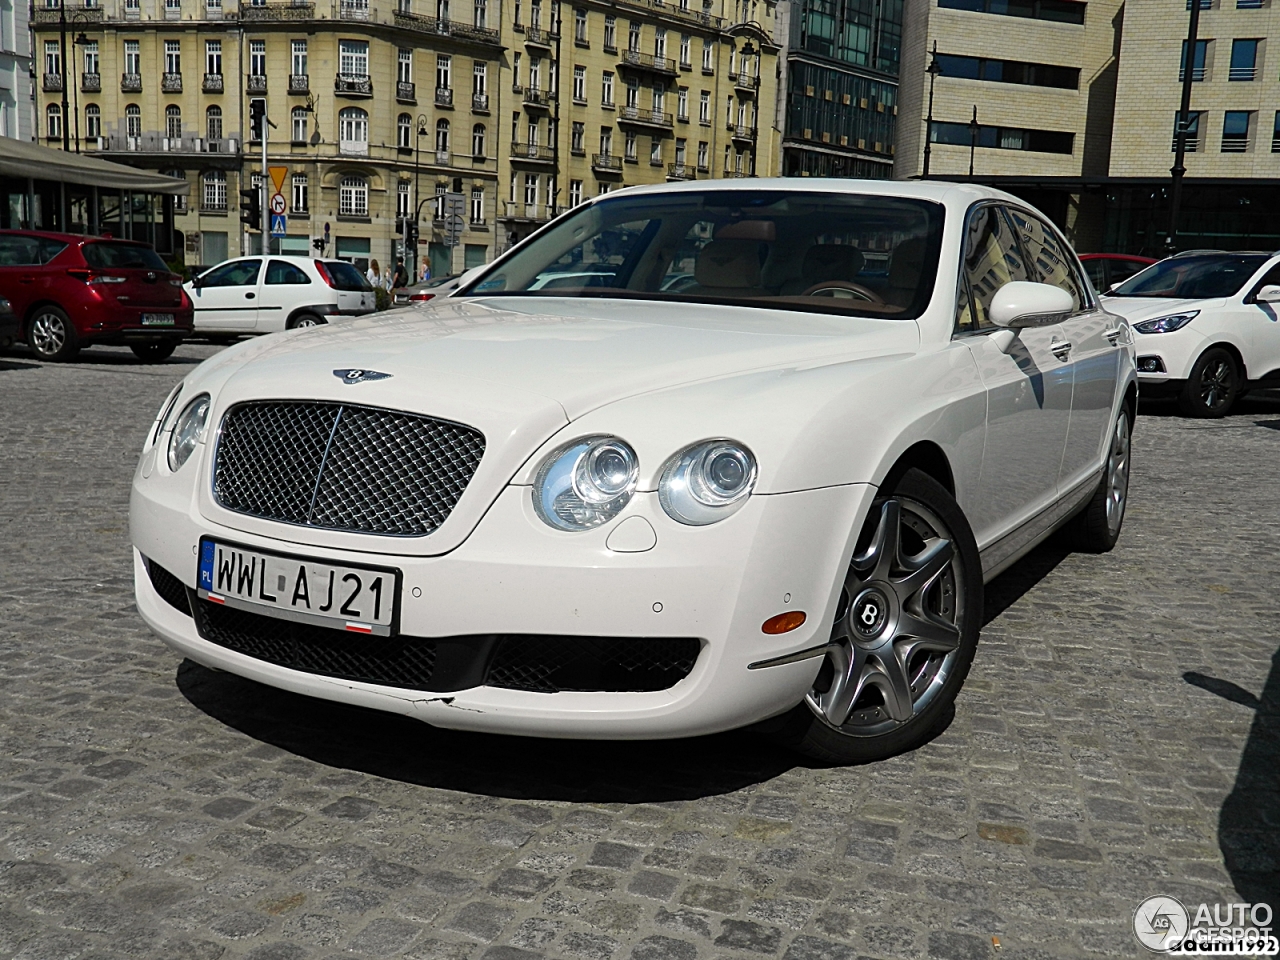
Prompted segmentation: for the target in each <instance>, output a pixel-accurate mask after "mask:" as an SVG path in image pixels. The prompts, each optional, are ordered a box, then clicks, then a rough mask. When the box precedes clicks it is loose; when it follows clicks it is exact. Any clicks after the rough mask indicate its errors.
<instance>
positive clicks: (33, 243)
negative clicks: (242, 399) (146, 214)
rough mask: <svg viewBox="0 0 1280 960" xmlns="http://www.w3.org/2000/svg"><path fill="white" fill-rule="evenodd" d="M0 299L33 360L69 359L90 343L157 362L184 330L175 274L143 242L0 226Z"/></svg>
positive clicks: (186, 313)
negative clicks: (9, 306) (14, 317)
mask: <svg viewBox="0 0 1280 960" xmlns="http://www.w3.org/2000/svg"><path fill="white" fill-rule="evenodd" d="M0 297H4V298H5V299H7V300H9V301H10V303H11V304H12V306H13V312H14V313H15V314H17V317H18V321H19V331H18V339H20V340H22V341H23V342H25V343H26V344H27V346H29V347H30V348H31V351H32V352H33V353H34V354H35V355H36V356H37V357H39V358H40V359H41V360H70V359H71V358H73V357H74V356H75V355H76V353H77V352H79V350H80V348H81V347H84V346H88V345H90V344H94V343H100V344H110V345H127V346H129V347H130V348H132V350H133V352H134V353H135V354H136V355H137V356H138V358H139V359H141V360H146V361H158V360H163V359H165V358H166V357H168V356H169V355H170V354H171V353H173V351H174V349H175V348H176V347H177V346H178V344H179V343H181V342H182V341H183V339H184V338H185V337H186V336H188V335H189V334H190V333H191V327H192V318H193V310H192V307H191V300H190V298H189V297H187V295H186V293H185V292H184V291H183V289H182V278H181V277H180V276H178V275H177V274H176V273H173V272H172V271H171V270H170V269H169V267H168V265H167V264H165V262H164V261H163V260H162V259H160V256H159V255H158V254H157V253H156V252H155V251H154V250H153V249H151V247H150V246H149V245H147V244H145V243H137V242H135V241H133V240H117V239H113V238H110V237H86V236H80V235H78V234H68V233H46V232H42V231H39V232H38V231H32V230H0Z"/></svg>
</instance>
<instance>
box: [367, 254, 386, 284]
mask: <svg viewBox="0 0 1280 960" xmlns="http://www.w3.org/2000/svg"><path fill="white" fill-rule="evenodd" d="M364 277H365V279H366V280H368V281H369V286H371V287H374V288H377V287H380V286H382V270H381V269H379V267H378V261H377V260H370V261H369V269H368V271H367V272H366V273H365V275H364Z"/></svg>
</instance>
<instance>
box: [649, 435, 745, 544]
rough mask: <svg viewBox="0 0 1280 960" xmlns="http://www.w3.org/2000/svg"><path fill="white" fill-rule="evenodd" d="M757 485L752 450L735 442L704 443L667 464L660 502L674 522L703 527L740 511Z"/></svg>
mask: <svg viewBox="0 0 1280 960" xmlns="http://www.w3.org/2000/svg"><path fill="white" fill-rule="evenodd" d="M755 483H756V458H755V457H754V456H752V454H751V451H750V450H748V449H747V448H746V447H744V446H742V445H741V444H739V443H735V442H734V441H732V440H704V441H702V442H701V443H695V444H694V445H693V446H691V447H688V448H686V449H685V450H682V451H681V452H680V453H677V454H676V455H675V456H674V457H672V458H671V459H670V460H669V461H667V466H666V468H665V469H664V470H663V471H662V479H661V480H660V481H659V482H658V501H659V502H660V503H661V504H662V509H663V510H665V511H666V512H667V516H669V517H671V519H672V520H678V521H679V522H680V523H688V524H692V525H694V526H702V525H704V524H708V523H715V522H716V521H717V520H723V519H724V518H725V517H727V516H729V515H730V514H732V513H734V512H736V511H737V510H739V509H740V508H741V507H742V505H743V504H744V503H746V501H747V497H749V496H750V495H751V488H752V487H754V486H755Z"/></svg>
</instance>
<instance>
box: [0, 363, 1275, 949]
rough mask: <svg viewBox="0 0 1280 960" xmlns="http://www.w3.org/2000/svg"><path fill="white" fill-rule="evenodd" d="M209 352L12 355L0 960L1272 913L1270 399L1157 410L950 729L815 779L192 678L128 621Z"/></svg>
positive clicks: (1033, 590) (752, 939)
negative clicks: (1095, 539) (138, 518)
mask: <svg viewBox="0 0 1280 960" xmlns="http://www.w3.org/2000/svg"><path fill="white" fill-rule="evenodd" d="M211 352H212V348H205V347H185V348H183V349H182V350H180V351H179V353H178V354H177V355H176V356H175V357H174V358H173V359H172V360H170V361H169V362H167V363H165V364H163V365H160V366H142V365H139V364H136V363H134V362H133V357H132V355H131V354H129V353H127V352H126V351H121V350H106V349H99V350H92V351H87V352H86V353H84V354H83V355H82V357H81V361H80V362H78V363H76V364H74V365H67V366H52V365H50V366H44V365H40V364H38V363H35V362H34V361H31V360H30V359H29V358H28V357H27V356H26V355H24V354H21V353H16V352H15V353H11V354H9V355H7V356H6V357H4V358H0V492H2V494H3V497H2V499H0V503H2V504H3V507H2V508H0V531H2V532H3V539H2V540H0V543H3V548H2V549H0V957H20V958H23V960H35V958H49V960H73V958H79V960H88V958H106V957H142V958H151V957H154V958H187V957H190V958H197V960H203V958H208V960H213V958H218V957H224V958H238V957H251V958H255V960H302V958H317V960H329V958H337V957H345V958H351V957H355V958H379V957H404V958H418V960H426V958H456V960H463V958H484V960H522V958H534V957H539V956H545V957H566V958H587V960H592V958H601V960H603V958H619V960H625V958H634V960H660V958H671V960H693V958H702V960H710V958H717V957H724V958H739V960H741V958H748V957H784V958H786V960H853V958H856V957H864V956H866V957H879V958H890V957H938V958H964V960H971V958H973V960H976V958H988V957H1000V958H1005V957H1008V958H1035V957H1080V956H1099V955H1106V956H1113V955H1136V954H1138V953H1139V952H1140V950H1139V948H1138V946H1137V944H1136V942H1135V940H1134V937H1133V934H1132V933H1131V930H1130V922H1131V916H1132V911H1133V909H1134V907H1135V905H1136V903H1137V902H1138V901H1139V900H1140V899H1142V898H1144V897H1146V896H1148V895H1152V894H1156V893H1164V894H1171V895H1175V896H1178V897H1180V898H1181V899H1182V900H1183V901H1184V902H1191V903H1195V904H1198V903H1200V902H1201V901H1208V902H1210V903H1213V902H1218V901H1222V902H1230V901H1239V900H1250V901H1257V900H1262V899H1266V898H1267V897H1268V896H1269V897H1270V898H1271V903H1273V904H1274V905H1275V906H1276V907H1277V908H1278V909H1280V896H1277V887H1278V886H1280V884H1278V883H1277V878H1278V877H1280V874H1278V873H1277V872H1276V871H1277V862H1278V861H1280V856H1278V851H1277V846H1278V845H1280V839H1278V838H1280V772H1278V771H1280V746H1278V743H1280V738H1278V737H1277V730H1278V729H1280V658H1277V646H1278V645H1280V639H1278V637H1277V635H1278V633H1280V628H1278V627H1277V621H1276V615H1277V613H1278V612H1280V599H1278V598H1277V585H1278V583H1280V581H1278V579H1277V575H1276V568H1277V552H1276V549H1275V544H1276V542H1277V539H1278V535H1280V509H1278V508H1277V505H1276V490H1277V480H1278V478H1280V452H1278V451H1280V432H1277V431H1278V430H1280V398H1265V397H1264V398H1253V399H1250V400H1249V401H1247V402H1246V403H1245V404H1244V405H1243V407H1242V408H1241V410H1240V412H1239V414H1238V415H1236V416H1233V417H1231V418H1230V419H1228V420H1225V421H1220V422H1193V421H1187V420H1183V419H1179V418H1177V417H1175V416H1173V415H1172V411H1171V410H1169V409H1167V408H1164V407H1150V408H1147V409H1145V410H1144V415H1143V416H1142V417H1141V418H1140V419H1139V421H1138V424H1137V431H1136V438H1135V446H1134V451H1135V453H1134V456H1135V469H1134V483H1133V491H1132V494H1133V498H1132V506H1131V508H1130V512H1129V517H1128V522H1127V524H1126V527H1125V532H1124V536H1123V539H1122V540H1121V543H1120V545H1119V547H1118V548H1117V549H1116V550H1115V552H1114V553H1112V554H1110V555H1108V556H1104V557H1093V556H1077V555H1070V554H1067V553H1065V552H1063V551H1062V550H1060V549H1058V548H1057V547H1054V546H1047V547H1043V548H1041V549H1040V550H1039V551H1037V552H1036V553H1035V554H1033V555H1032V556H1031V557H1030V558H1028V559H1027V560H1026V561H1024V563H1023V564H1021V565H1020V566H1019V567H1018V568H1016V569H1015V570H1014V571H1012V572H1011V573H1010V574H1008V575H1006V576H1005V577H1002V578H1001V579H1000V580H999V581H997V582H996V583H994V584H992V585H991V586H990V587H989V588H988V591H987V602H988V606H989V608H990V609H989V616H990V622H989V623H988V625H987V626H986V629H985V631H984V633H983V638H982V643H981V645H980V648H979V655H978V660H977V663H976V665H975V667H974V670H973V673H972V674H971V676H970V679H969V682H968V684H967V686H966V687H965V689H964V691H963V693H962V694H961V698H960V702H959V705H958V710H957V715H956V718H955V720H954V722H953V723H952V724H951V726H950V727H949V729H947V730H946V731H945V732H944V733H943V734H942V735H941V736H940V737H938V738H937V739H936V740H935V741H934V742H933V743H931V744H929V745H928V746H926V747H925V748H923V749H921V750H918V751H916V752H915V753H912V754H910V755H907V756H902V757H899V758H897V759H895V760H892V761H889V762H885V763H880V764H875V765H872V766H866V767H859V768H849V769H818V768H814V767H812V766H809V765H806V764H804V763H801V762H799V761H798V760H797V759H796V758H794V757H792V756H790V755H788V754H786V753H783V752H781V751H779V750H777V749H775V748H773V747H771V746H769V745H767V744H765V743H763V742H761V741H760V740H758V739H755V738H753V737H751V736H749V735H746V734H729V735H723V736H718V737H711V738H706V739H701V740H693V741H682V742H668V743H649V744H645V743H614V744H605V743H571V742H552V741H533V740H520V739H504V738H499V737H490V736H480V735H464V734H457V733H449V732H445V731H436V730H432V729H430V728H427V727H425V726H423V725H421V724H416V723H415V722H413V721H410V720H407V719H401V718H395V717H389V716H384V715H379V714H373V713H367V712H363V711H358V710H354V709H348V708H343V707H339V706H335V705H331V704H326V703H322V702H313V701H308V700H306V699H303V698H301V697H297V696H292V695H288V694H285V693H280V692H275V691H271V690H267V689H265V688H262V687H258V686H256V685H254V684H252V683H249V682H247V681H243V680H240V679H237V678H235V677H231V676H228V675H225V674H215V673H212V672H210V671H208V670H205V669H203V668H200V667H197V666H195V665H193V664H190V663H183V662H181V660H180V658H179V657H177V656H176V655H175V654H173V653H172V652H171V651H170V650H169V649H167V648H166V647H164V646H163V645H162V644H161V643H160V642H159V641H158V640H157V639H155V638H154V637H152V636H151V634H150V633H149V632H148V630H147V629H146V628H145V627H144V626H143V624H142V623H141V621H140V620H139V618H138V617H137V615H136V613H135V612H134V609H133V604H132V599H131V598H132V585H131V579H130V577H131V570H130V563H129V543H128V539H127V526H126V509H127V500H128V483H129V478H130V475H131V473H132V470H133V466H134V462H135V458H136V450H137V448H138V447H139V444H140V442H141V439H142V435H143V433H144V431H145V429H146V427H147V425H148V424H149V423H150V422H151V418H152V416H153V415H154V413H155V411H156V409H157V408H158V406H159V404H160V402H161V401H162V399H163V397H164V396H165V393H166V392H167V391H168V390H169V388H170V387H171V386H172V384H173V383H174V382H175V381H176V380H177V379H178V378H179V377H180V376H181V375H183V374H184V373H185V372H186V371H187V370H189V369H190V366H191V363H193V362H194V358H197V357H200V356H203V355H208V354H209V353H211ZM1268 677H1269V679H1268ZM1242 758H1243V759H1242ZM1242 766H1243V769H1240V768H1241V767H1242ZM996 938H998V940H999V943H1000V946H999V948H997V947H996V946H995V940H996Z"/></svg>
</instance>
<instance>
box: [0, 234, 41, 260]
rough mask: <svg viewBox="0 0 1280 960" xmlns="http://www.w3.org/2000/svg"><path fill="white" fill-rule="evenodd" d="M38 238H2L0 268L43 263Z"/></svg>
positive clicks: (0, 241)
mask: <svg viewBox="0 0 1280 960" xmlns="http://www.w3.org/2000/svg"><path fill="white" fill-rule="evenodd" d="M42 262H43V261H41V259H40V239H39V238H38V237H14V236H7V237H5V236H0V267H18V266H24V265H27V264H32V263H42Z"/></svg>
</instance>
